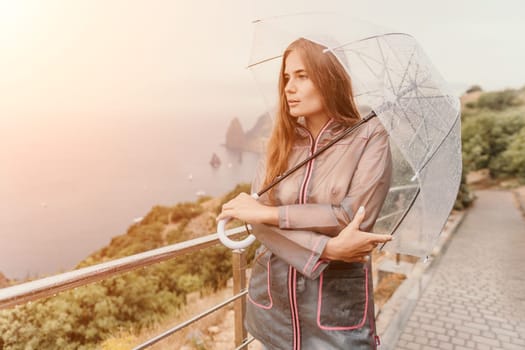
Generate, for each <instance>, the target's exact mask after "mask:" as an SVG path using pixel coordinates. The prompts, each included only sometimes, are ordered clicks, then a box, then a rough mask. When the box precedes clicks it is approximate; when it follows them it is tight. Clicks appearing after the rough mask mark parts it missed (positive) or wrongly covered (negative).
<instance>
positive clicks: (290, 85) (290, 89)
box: [284, 79, 295, 93]
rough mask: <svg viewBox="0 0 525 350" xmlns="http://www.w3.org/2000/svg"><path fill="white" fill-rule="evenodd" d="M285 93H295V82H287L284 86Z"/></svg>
mask: <svg viewBox="0 0 525 350" xmlns="http://www.w3.org/2000/svg"><path fill="white" fill-rule="evenodd" d="M284 92H288V93H291V92H295V83H294V82H293V80H292V79H290V80H288V81H287V82H286V85H285V86H284Z"/></svg>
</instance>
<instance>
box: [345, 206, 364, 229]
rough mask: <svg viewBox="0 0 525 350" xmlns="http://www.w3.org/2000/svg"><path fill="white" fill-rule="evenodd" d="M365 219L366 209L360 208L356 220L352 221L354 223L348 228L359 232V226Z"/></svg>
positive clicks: (355, 216)
mask: <svg viewBox="0 0 525 350" xmlns="http://www.w3.org/2000/svg"><path fill="white" fill-rule="evenodd" d="M364 218H365V207H363V206H360V207H359V209H357V212H356V213H355V215H354V218H353V219H352V222H350V223H349V224H348V228H350V229H352V230H359V226H360V225H361V223H362V222H363V220H364Z"/></svg>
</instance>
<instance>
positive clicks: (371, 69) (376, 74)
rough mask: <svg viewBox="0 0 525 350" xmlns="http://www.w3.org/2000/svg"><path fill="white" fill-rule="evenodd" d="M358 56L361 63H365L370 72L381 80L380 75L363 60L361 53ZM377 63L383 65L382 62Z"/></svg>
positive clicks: (357, 53)
mask: <svg viewBox="0 0 525 350" xmlns="http://www.w3.org/2000/svg"><path fill="white" fill-rule="evenodd" d="M356 55H357V57H358V58H359V59H360V60H361V62H363V63H364V65H365V66H366V67H367V68H368V69H369V70H370V72H371V73H372V74H373V75H374V76H375V77H376V78H379V76H380V74H378V73H376V72H375V71H374V69H373V68H372V67H371V66H370V65H369V64H368V62H367V61H366V60H365V59H363V57H362V56H363V55H362V53H360V52H356ZM364 56H366V55H364ZM377 63H381V62H380V61H377Z"/></svg>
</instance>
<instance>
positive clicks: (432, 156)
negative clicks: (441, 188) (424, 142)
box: [417, 113, 460, 173]
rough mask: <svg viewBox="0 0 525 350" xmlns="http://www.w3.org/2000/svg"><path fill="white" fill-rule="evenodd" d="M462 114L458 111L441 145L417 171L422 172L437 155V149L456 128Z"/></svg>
mask: <svg viewBox="0 0 525 350" xmlns="http://www.w3.org/2000/svg"><path fill="white" fill-rule="evenodd" d="M459 116H460V113H457V114H456V119H455V120H454V123H453V124H452V126H451V127H450V129H449V130H448V132H447V134H446V135H445V137H443V138H442V139H441V142H440V143H439V145H438V146H437V147H436V149H435V150H434V152H432V154H431V155H430V156H429V157H428V158H427V159H426V160H425V162H424V163H423V165H422V166H421V168H420V169H419V170H418V171H417V173H420V172H421V171H422V170H423V169H424V168H425V167H426V166H427V164H428V162H430V161H431V160H432V158H434V156H435V155H436V153H437V151H438V150H439V149H440V148H441V146H442V145H443V142H445V140H446V139H447V138H448V137H449V135H450V133H451V132H452V130H454V127H455V126H456V124H457V123H458V120H459V119H460V118H459Z"/></svg>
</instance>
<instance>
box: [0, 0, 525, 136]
mask: <svg viewBox="0 0 525 350" xmlns="http://www.w3.org/2000/svg"><path fill="white" fill-rule="evenodd" d="M319 10H322V11H333V10H335V11H338V12H341V13H348V14H349V15H351V16H353V17H357V18H360V19H363V20H367V21H370V22H373V23H377V24H381V25H383V26H386V27H389V28H392V29H394V30H396V31H401V32H407V33H409V34H411V35H412V36H414V37H415V38H416V39H417V40H418V41H419V43H420V45H421V46H422V47H423V49H424V50H425V51H426V53H427V54H428V56H429V57H430V58H431V60H432V62H433V63H434V64H435V66H436V67H437V69H438V71H440V72H441V74H442V75H443V76H444V78H445V79H446V80H447V81H448V82H449V83H450V84H451V86H452V87H453V89H455V91H457V92H458V93H459V92H461V91H463V90H464V89H466V88H467V87H469V86H471V85H473V84H479V85H481V86H482V87H483V88H484V89H486V90H493V89H503V88H507V87H511V88H519V87H522V86H523V85H525V70H524V69H522V68H521V65H522V62H525V40H523V38H522V36H523V33H525V21H523V20H522V15H523V13H524V10H525V2H523V1H519V0H500V1H483V2H480V1H472V0H463V1H453V0H443V1H439V2H438V1H416V0H397V1H378V0H372V1H355V0H344V1H334V0H332V1H330V0H327V1H297V0H295V1H291V0H289V1H284V2H282V1H276V0H264V1H261V0H224V1H211V0H208V1H203V0H195V1H189V0H185V1H182V0H153V1H137V0H109V1H107V0H88V1H86V0H76V1H69V0H47V1H37V0H16V1H15V0H0V77H1V79H0V96H2V97H1V99H0V122H1V123H2V124H1V125H3V126H5V125H9V124H12V123H15V120H16V123H24V121H27V122H30V123H34V122H35V121H36V122H37V123H38V122H45V123H47V122H48V121H49V120H50V119H53V118H66V117H68V116H70V115H71V113H72V112H74V113H75V115H77V116H78V118H89V119H92V118H95V119H96V118H108V116H111V117H112V118H117V119H118V118H121V119H118V120H125V118H126V119H127V118H130V117H132V116H133V115H138V114H144V112H145V111H146V112H147V113H150V114H155V115H158V116H162V115H166V116H168V115H170V116H173V115H174V114H184V115H187V114H192V115H195V116H196V117H198V118H206V117H207V116H208V115H209V114H210V113H215V112H218V111H225V110H227V109H232V110H234V112H232V113H239V114H242V115H246V114H253V115H257V114H258V112H259V110H262V109H264V105H263V101H262V100H261V98H260V96H259V95H258V92H257V87H256V85H255V83H254V82H253V79H252V76H251V75H250V73H249V71H248V70H247V69H246V68H245V67H246V65H247V62H248V58H249V54H250V47H251V41H252V24H251V21H252V20H254V19H258V18H264V17H268V16H272V15H279V14H286V13H291V12H308V11H319ZM233 106H234V108H233ZM225 114H227V113H225Z"/></svg>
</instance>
